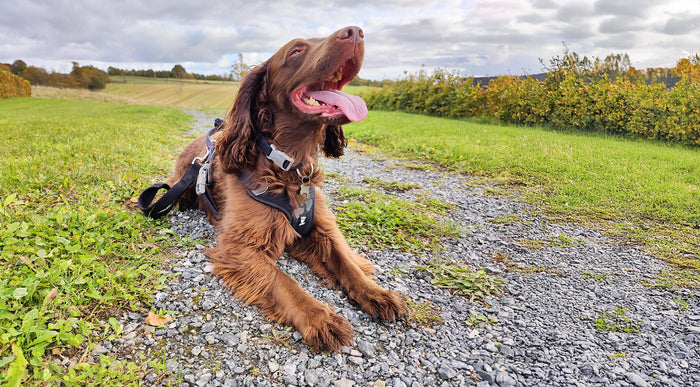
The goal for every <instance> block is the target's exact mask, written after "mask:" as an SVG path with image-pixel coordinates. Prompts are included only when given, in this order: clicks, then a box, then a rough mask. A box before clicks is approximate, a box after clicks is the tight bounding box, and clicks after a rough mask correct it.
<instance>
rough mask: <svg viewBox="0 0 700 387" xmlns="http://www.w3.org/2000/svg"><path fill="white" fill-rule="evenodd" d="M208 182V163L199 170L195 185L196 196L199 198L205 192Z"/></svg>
mask: <svg viewBox="0 0 700 387" xmlns="http://www.w3.org/2000/svg"><path fill="white" fill-rule="evenodd" d="M209 180H210V179H209V163H205V164H204V165H202V167H201V168H199V174H198V175H197V183H196V184H195V192H197V196H201V195H203V194H204V193H205V192H206V191H207V185H208V184H209Z"/></svg>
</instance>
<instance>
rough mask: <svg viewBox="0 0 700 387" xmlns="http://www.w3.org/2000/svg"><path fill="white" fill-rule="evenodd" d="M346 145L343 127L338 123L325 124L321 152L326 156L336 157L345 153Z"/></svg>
mask: <svg viewBox="0 0 700 387" xmlns="http://www.w3.org/2000/svg"><path fill="white" fill-rule="evenodd" d="M346 145H348V142H347V139H346V138H345V133H344V132H343V127H342V126H339V125H327V126H326V133H325V139H324V141H323V153H324V154H325V155H326V157H335V158H338V157H340V156H342V155H343V154H344V153H345V146H346Z"/></svg>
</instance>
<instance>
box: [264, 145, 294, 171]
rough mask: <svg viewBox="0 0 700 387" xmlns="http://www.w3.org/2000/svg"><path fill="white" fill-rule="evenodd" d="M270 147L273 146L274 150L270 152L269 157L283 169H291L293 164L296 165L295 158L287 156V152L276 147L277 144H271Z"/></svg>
mask: <svg viewBox="0 0 700 387" xmlns="http://www.w3.org/2000/svg"><path fill="white" fill-rule="evenodd" d="M270 148H272V152H270V155H269V156H267V158H268V159H270V160H272V161H273V162H274V163H275V164H277V165H278V166H279V167H280V168H282V170H283V171H288V170H290V169H291V168H292V165H294V159H293V158H291V157H289V156H287V154H286V153H284V152H282V151H281V150H278V149H277V148H275V146H274V145H272V144H270Z"/></svg>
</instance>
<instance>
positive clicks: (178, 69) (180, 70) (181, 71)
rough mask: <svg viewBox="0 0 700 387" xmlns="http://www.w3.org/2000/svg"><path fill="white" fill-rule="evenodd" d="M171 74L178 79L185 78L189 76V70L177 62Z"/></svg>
mask: <svg viewBox="0 0 700 387" xmlns="http://www.w3.org/2000/svg"><path fill="white" fill-rule="evenodd" d="M170 76H172V77H173V78H177V79H185V78H187V71H185V68H184V67H182V66H181V65H179V64H176V65H175V66H174V67H173V69H172V70H170Z"/></svg>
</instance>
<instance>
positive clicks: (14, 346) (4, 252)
mask: <svg viewBox="0 0 700 387" xmlns="http://www.w3.org/2000/svg"><path fill="white" fill-rule="evenodd" d="M190 120H191V117H189V116H188V115H186V114H184V113H181V112H180V111H178V110H176V109H172V108H161V107H153V106H128V105H115V104H106V103H99V102H94V101H75V100H73V101H70V100H48V99H35V98H33V99H29V98H22V99H20V98H17V99H9V100H0V136H2V138H3V141H2V143H1V144H0V165H1V167H0V223H1V224H2V228H0V251H1V254H0V370H2V373H0V384H4V383H7V385H10V386H18V385H45V384H47V383H53V384H61V382H63V383H66V384H67V385H75V384H80V383H85V381H86V380H87V381H99V382H100V383H101V385H105V386H107V385H119V384H122V383H127V384H137V383H138V382H137V381H138V380H139V379H140V375H142V374H143V370H141V369H137V367H136V366H135V365H134V364H133V363H129V362H124V363H121V364H120V365H119V366H116V367H114V369H110V368H107V367H106V365H107V364H109V363H110V362H112V361H114V359H109V358H104V359H101V361H100V363H99V364H88V363H86V362H85V361H84V360H82V361H78V364H77V365H76V366H75V367H73V368H72V370H71V371H70V372H68V371H69V370H67V369H65V368H64V367H63V366H62V365H60V363H54V362H53V359H54V357H53V356H51V355H50V353H53V354H54V355H56V354H61V355H62V356H67V357H75V359H79V358H80V355H79V353H82V352H83V351H85V350H89V349H90V348H92V347H94V345H95V343H94V342H92V341H90V340H88V338H89V337H90V335H91V332H92V331H93V330H98V331H100V332H102V331H104V334H105V335H110V334H114V332H113V331H114V330H115V329H117V328H115V325H114V324H112V323H110V322H112V321H114V322H116V320H115V319H114V317H112V316H113V314H112V313H117V312H119V310H120V309H121V308H125V309H133V310H141V309H142V308H144V307H146V305H150V300H151V297H152V294H153V290H154V289H155V288H157V287H158V286H161V285H162V283H163V282H164V280H165V278H164V277H163V276H162V274H160V272H159V270H158V268H159V266H160V261H161V260H162V259H163V258H164V257H165V254H167V249H168V248H167V245H168V243H169V242H168V240H169V239H168V238H164V237H163V236H161V235H159V234H158V233H157V232H156V231H158V230H164V229H166V228H167V223H166V222H155V221H151V220H148V219H146V218H145V217H143V216H142V215H141V214H139V213H137V212H135V211H134V209H133V206H132V204H131V202H130V199H131V198H132V197H134V196H136V195H138V193H139V191H140V190H141V189H143V188H144V187H146V186H148V185H150V184H151V179H152V178H155V177H158V178H162V177H164V176H166V175H168V174H169V173H170V170H171V168H172V160H173V159H174V157H175V156H176V154H175V149H176V148H177V147H178V146H180V145H181V144H182V142H183V137H184V132H185V130H187V129H188V123H189V122H190ZM79 351H80V352H79ZM76 354H77V356H76ZM25 370H26V376H25ZM81 380H82V382H81Z"/></svg>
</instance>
